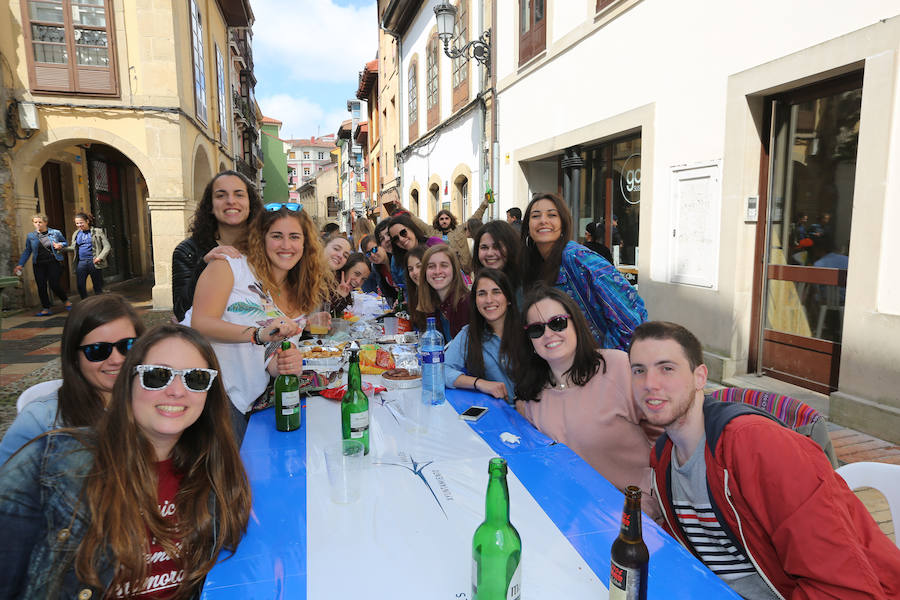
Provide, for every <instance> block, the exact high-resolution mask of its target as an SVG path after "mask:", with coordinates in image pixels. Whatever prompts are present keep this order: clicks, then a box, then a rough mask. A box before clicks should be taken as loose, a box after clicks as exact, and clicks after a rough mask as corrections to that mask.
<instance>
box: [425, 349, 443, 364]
mask: <svg viewBox="0 0 900 600" xmlns="http://www.w3.org/2000/svg"><path fill="white" fill-rule="evenodd" d="M442 362H444V351H443V350H435V351H433V352H428V351H426V350H423V351H422V364H423V365H425V364H432V365H433V364H438V363H442Z"/></svg>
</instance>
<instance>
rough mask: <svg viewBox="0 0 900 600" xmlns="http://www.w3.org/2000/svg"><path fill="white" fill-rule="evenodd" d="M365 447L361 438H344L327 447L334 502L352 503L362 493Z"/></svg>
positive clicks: (331, 491)
mask: <svg viewBox="0 0 900 600" xmlns="http://www.w3.org/2000/svg"><path fill="white" fill-rule="evenodd" d="M363 449H364V448H363V443H362V442H360V441H359V440H342V441H340V442H335V443H333V444H330V445H328V446H326V447H325V469H326V470H327V471H328V484H329V490H330V493H331V501H332V502H334V503H336V504H351V503H353V502H356V501H357V500H359V498H360V496H361V495H362V476H363V456H364V454H363Z"/></svg>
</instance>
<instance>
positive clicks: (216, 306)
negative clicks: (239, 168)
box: [184, 203, 334, 441]
mask: <svg viewBox="0 0 900 600" xmlns="http://www.w3.org/2000/svg"><path fill="white" fill-rule="evenodd" d="M237 248H238V249H239V250H240V251H241V252H242V253H243V254H241V256H240V257H239V258H232V257H230V256H228V257H226V258H225V260H215V261H213V262H212V263H210V265H209V266H207V267H206V269H205V270H204V271H203V274H202V275H201V276H200V280H199V281H198V282H197V290H196V292H195V293H194V306H193V307H192V308H191V310H190V311H188V314H187V315H185V321H184V322H185V324H189V325H190V326H191V327H193V328H195V329H196V330H197V331H199V332H200V333H202V334H203V335H205V336H206V337H207V338H208V339H209V340H210V341H211V342H213V348H214V349H215V351H216V356H217V357H218V359H219V363H220V364H221V365H222V369H223V383H224V384H225V391H226V392H227V394H228V397H229V399H230V400H231V403H232V405H233V406H234V414H233V418H234V431H235V434H236V435H237V439H238V440H239V441H240V440H242V439H243V437H244V430H245V429H246V427H247V419H248V412H249V410H250V408H251V406H253V403H254V402H255V401H256V400H257V399H258V398H260V396H262V395H263V394H264V393H265V392H266V386H267V385H268V384H269V376H270V375H272V376H277V375H279V374H281V373H290V374H293V375H299V374H300V373H301V372H302V371H303V360H302V358H301V357H300V353H299V351H298V350H297V349H296V348H291V349H290V350H286V351H281V349H280V342H281V341H282V340H283V339H287V338H290V337H294V336H296V335H298V334H299V333H300V331H301V330H302V329H303V326H304V325H305V324H306V315H307V314H309V313H310V312H311V311H312V310H314V308H315V307H316V305H317V304H319V303H320V302H322V301H323V300H326V299H327V298H328V294H329V291H330V290H331V289H332V288H333V285H334V283H333V282H334V275H333V274H332V272H331V270H330V269H329V268H328V267H327V266H326V264H325V260H323V258H322V246H321V244H320V242H319V232H318V231H317V230H316V227H315V225H313V222H312V220H311V219H310V218H309V216H308V215H307V214H306V213H305V212H304V211H303V208H302V206H300V205H297V204H292V203H288V204H278V203H275V204H267V205H266V207H265V210H263V211H262V212H261V213H259V214H258V215H257V216H256V218H254V219H253V222H252V223H250V226H249V228H248V235H247V238H246V240H240V241H239V242H238V246H237ZM273 356H277V359H276V360H270V359H271V358H272V357H273Z"/></svg>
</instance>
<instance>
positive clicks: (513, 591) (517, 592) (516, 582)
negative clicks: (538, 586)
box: [506, 561, 522, 600]
mask: <svg viewBox="0 0 900 600" xmlns="http://www.w3.org/2000/svg"><path fill="white" fill-rule="evenodd" d="M521 597H522V561H519V564H517V565H516V571H515V572H514V573H513V576H512V579H510V580H509V587H508V588H506V600H520V598H521Z"/></svg>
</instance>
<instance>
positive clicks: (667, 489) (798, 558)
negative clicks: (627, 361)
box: [629, 321, 900, 600]
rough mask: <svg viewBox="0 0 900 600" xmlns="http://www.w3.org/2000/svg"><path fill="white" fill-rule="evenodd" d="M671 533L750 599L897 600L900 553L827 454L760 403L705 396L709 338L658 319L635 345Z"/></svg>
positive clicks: (635, 384)
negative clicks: (655, 428)
mask: <svg viewBox="0 0 900 600" xmlns="http://www.w3.org/2000/svg"><path fill="white" fill-rule="evenodd" d="M629 356H630V358H631V373H632V375H631V377H632V388H633V391H634V398H635V401H636V402H637V403H638V405H639V407H640V408H641V410H643V412H644V414H645V415H646V417H647V420H648V421H649V422H650V423H651V424H653V425H659V426H661V427H663V428H664V429H665V433H664V434H663V435H662V436H660V438H659V439H658V440H657V442H656V447H655V448H654V449H653V450H652V451H651V455H650V466H651V467H652V468H653V471H654V482H653V485H654V489H653V492H654V496H655V497H656V498H657V499H658V501H659V503H660V505H661V508H662V512H663V515H664V519H665V522H664V527H665V528H666V530H667V531H668V532H669V533H671V534H672V535H673V536H675V538H676V539H678V540H679V541H680V542H681V543H682V544H683V545H684V546H685V547H686V548H688V549H689V550H690V551H691V552H693V553H694V555H695V556H697V557H698V558H699V559H700V560H701V561H703V562H704V563H705V564H706V565H707V566H708V567H709V568H710V569H711V570H712V571H713V572H714V573H716V574H717V575H718V576H719V577H721V578H722V579H723V580H724V581H725V582H726V583H728V584H729V585H730V586H731V588H732V589H734V590H735V591H736V592H737V593H738V594H740V595H741V596H743V597H744V598H748V599H753V600H756V599H771V598H785V599H787V598H790V599H792V600H799V599H807V598H809V599H812V598H840V599H841V600H856V599H859V600H862V599H866V600H872V599H884V600H888V599H891V598H894V599H896V598H900V550H898V548H897V547H896V546H895V545H894V544H893V542H891V540H890V539H888V537H887V536H886V535H884V534H883V533H882V532H881V530H880V529H879V528H878V525H877V524H876V523H875V521H874V520H873V519H872V517H871V516H870V515H869V513H868V511H867V510H866V508H865V506H863V504H862V503H861V502H860V501H859V499H857V497H856V495H855V494H854V493H853V492H852V491H850V489H849V488H848V487H847V485H846V484H845V483H844V480H843V479H842V478H841V477H840V475H838V474H837V473H835V472H834V470H833V469H832V468H831V464H830V463H829V462H828V459H827V458H826V457H825V454H824V452H823V451H822V449H821V448H820V447H819V446H818V445H817V444H816V443H815V442H813V441H812V440H810V439H808V438H806V437H804V436H802V435H800V434H797V433H795V432H793V431H792V430H790V429H788V428H787V427H785V426H784V425H783V424H782V423H781V422H779V421H777V420H776V419H775V418H774V417H772V416H771V415H769V414H768V413H764V412H763V411H759V410H757V409H755V408H754V407H751V406H748V405H745V404H737V403H730V402H716V401H713V400H712V399H710V398H704V395H703V387H704V385H705V384H706V374H707V373H706V366H705V365H704V364H703V351H702V347H701V345H700V342H699V341H698V340H697V338H696V337H695V336H694V335H693V334H692V333H691V332H690V331H688V330H687V329H685V328H684V327H681V326H680V325H676V324H674V323H666V322H660V321H649V322H646V323H643V324H642V325H640V326H639V327H638V328H637V329H635V331H634V335H633V337H632V340H631V347H630V349H629Z"/></svg>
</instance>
